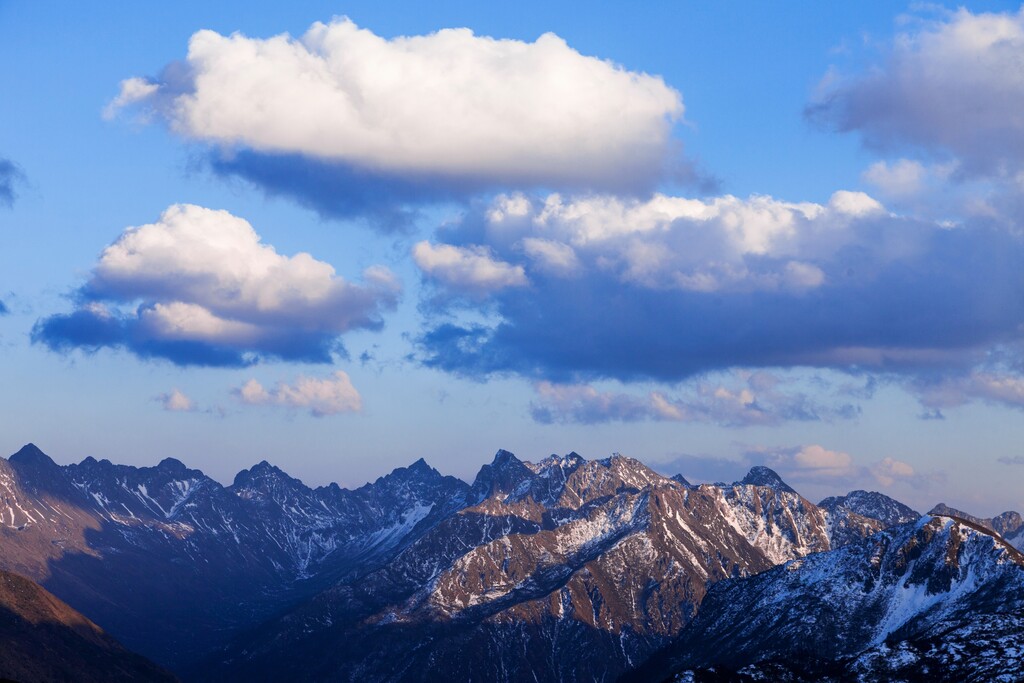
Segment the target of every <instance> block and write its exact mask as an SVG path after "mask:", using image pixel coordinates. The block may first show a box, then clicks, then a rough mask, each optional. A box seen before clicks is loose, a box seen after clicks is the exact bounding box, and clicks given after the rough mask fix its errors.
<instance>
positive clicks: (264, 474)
mask: <svg viewBox="0 0 1024 683" xmlns="http://www.w3.org/2000/svg"><path fill="white" fill-rule="evenodd" d="M270 481H275V482H282V483H283V482H288V483H294V484H298V485H300V486H301V485H302V482H301V481H299V480H298V479H296V478H295V477H292V476H291V475H289V474H288V473H287V472H285V471H284V470H282V469H281V468H280V467H278V466H277V465H271V464H270V463H269V462H267V461H266V460H261V461H260V462H258V463H256V464H255V465H253V466H252V467H250V468H249V469H247V470H242V471H240V472H239V473H238V474H236V475H235V479H234V482H233V483H232V487H234V488H240V487H249V486H253V485H255V484H257V483H258V482H270Z"/></svg>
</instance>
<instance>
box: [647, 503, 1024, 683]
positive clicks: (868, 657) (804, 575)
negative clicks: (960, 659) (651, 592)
mask: <svg viewBox="0 0 1024 683" xmlns="http://www.w3.org/2000/svg"><path fill="white" fill-rule="evenodd" d="M1022 611H1024V555H1022V554H1021V553H1020V552H1018V551H1016V550H1015V549H1014V548H1012V547H1011V546H1009V545H1008V544H1007V543H1005V542H1004V541H1003V540H1002V539H1001V538H999V537H998V536H996V535H994V534H992V533H991V532H990V531H989V530H987V529H985V528H983V527H980V526H978V525H976V524H973V523H972V522H970V521H968V520H964V519H958V518H951V517H943V516H926V517H923V518H921V519H920V520H918V521H916V522H912V523H908V524H903V525H900V526H896V527H893V528H891V529H889V530H886V531H883V532H880V533H878V534H875V535H873V536H871V537H869V538H867V539H864V540H862V541H860V542H857V543H854V544H851V545H848V546H846V547H843V548H840V549H837V550H834V551H832V552H828V553H821V554H818V555H813V556H809V557H807V558H804V559H801V560H794V561H791V562H788V563H786V564H784V565H781V566H779V567H776V568H774V569H772V570H770V571H767V572H764V573H762V574H760V575H758V576H754V577H751V578H748V579H744V580H738V581H729V582H723V583H720V584H718V585H716V586H715V587H714V588H713V589H712V590H711V591H710V592H709V595H708V596H707V598H706V599H705V601H704V603H703V604H702V606H701V612H700V613H699V614H698V616H697V618H696V619H695V620H694V621H693V622H692V623H691V624H690V625H689V626H688V627H687V628H686V629H685V630H684V631H683V632H682V634H681V635H680V637H679V639H678V640H677V641H676V642H675V643H674V644H673V645H672V646H671V647H670V648H668V649H667V650H666V651H664V652H663V653H660V654H659V655H658V656H656V657H654V658H652V660H651V662H650V663H648V665H646V666H645V667H644V668H642V669H641V670H640V671H639V672H638V673H637V674H636V680H661V679H662V678H664V677H667V676H669V675H670V674H672V672H685V671H686V670H698V671H700V670H703V672H704V673H703V674H701V675H702V676H704V677H707V676H712V675H718V676H722V675H724V673H723V672H724V671H734V672H735V671H740V672H741V673H742V674H743V675H746V676H759V675H762V676H767V677H768V679H777V680H787V679H791V680H824V679H826V678H827V677H828V676H839V677H840V678H841V679H842V678H843V677H844V676H847V677H848V676H852V675H853V674H852V672H853V671H860V672H862V673H863V674H864V675H865V676H866V678H865V680H889V679H888V678H886V676H887V675H888V674H887V673H886V672H887V671H888V672H889V673H892V672H894V671H896V670H897V669H898V668H899V667H906V668H907V670H908V671H911V672H913V671H917V672H918V673H921V672H923V671H924V668H925V667H928V666H932V665H934V664H935V663H937V662H940V661H942V660H944V659H953V658H954V655H955V654H956V652H957V651H958V648H961V649H962V648H964V647H966V646H967V644H968V643H970V642H972V640H973V639H975V638H976V637H977V638H981V637H986V638H989V639H991V640H993V641H996V640H999V639H1000V638H1003V639H1004V640H1005V638H1011V637H1016V638H1019V637H1020V636H1021V635H1024V634H1022V633H1021V632H1020V631H1016V632H1014V628H1017V627H1019V625H1020V615H1021V613H1022ZM1015 625H1016V626H1015ZM1000 634H1002V635H1000ZM971 647H972V648H973V647H974V646H973V645H972V646H971ZM1003 649H1006V650H1007V656H1010V655H1012V652H1010V651H1009V646H1007V647H1006V648H1003ZM964 651H966V650H964ZM993 652H994V651H993ZM911 655H913V656H911ZM994 656H995V655H994V654H993V653H988V654H986V655H985V657H984V659H985V660H986V662H983V663H982V664H983V665H984V666H985V667H991V666H992V661H993V660H992V658H993V657H994ZM1013 656H1016V655H1013ZM1012 658H1013V657H1011V659H1012ZM929 661H931V662H932V663H933V664H932V665H929V664H928V662H929ZM1004 661H1005V660H1004ZM915 662H916V663H915ZM982 664H979V666H981V665H982ZM887 667H888V668H887ZM915 667H916V668H915ZM976 668H977V667H976ZM709 669H716V670H717V672H718V673H717V674H712V672H711V671H709ZM979 670H980V669H979ZM680 675H681V674H680ZM1015 675H1024V670H1020V669H1018V670H1017V673H1016V674H1015ZM871 676H874V677H876V678H871ZM879 677H880V678H879ZM700 679H701V678H700V677H698V680H700ZM684 680H685V678H684ZM709 680H710V679H709ZM751 680H754V679H751ZM844 680H845V679H844ZM912 680H913V679H912ZM919 680H924V679H919ZM983 680H984V679H983Z"/></svg>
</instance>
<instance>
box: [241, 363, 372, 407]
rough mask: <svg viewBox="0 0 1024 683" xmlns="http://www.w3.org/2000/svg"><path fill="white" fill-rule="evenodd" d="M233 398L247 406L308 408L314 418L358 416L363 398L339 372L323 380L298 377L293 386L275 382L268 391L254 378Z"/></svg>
mask: <svg viewBox="0 0 1024 683" xmlns="http://www.w3.org/2000/svg"><path fill="white" fill-rule="evenodd" d="M235 395H236V396H237V397H238V399H239V400H240V401H242V403H246V404H249V405H276V406H285V407H288V408H307V409H309V412H310V414H311V415H313V416H315V417H324V416H327V415H338V414H340V413H358V412H361V411H362V409H363V399H362V397H361V396H360V395H359V392H358V391H356V388H355V387H354V386H352V381H351V380H350V379H349V376H348V375H347V374H346V373H345V372H342V371H341V370H339V371H337V372H335V373H334V374H333V375H331V376H330V377H325V378H323V379H317V378H314V377H303V376H300V377H298V378H297V379H296V380H295V383H294V384H286V383H284V382H278V383H277V385H276V386H275V387H274V389H272V390H269V391H268V390H267V389H265V388H264V387H263V385H262V384H260V383H259V382H258V381H256V380H255V379H250V380H249V381H248V382H246V383H245V384H243V385H242V386H241V387H239V388H238V389H236V390H235Z"/></svg>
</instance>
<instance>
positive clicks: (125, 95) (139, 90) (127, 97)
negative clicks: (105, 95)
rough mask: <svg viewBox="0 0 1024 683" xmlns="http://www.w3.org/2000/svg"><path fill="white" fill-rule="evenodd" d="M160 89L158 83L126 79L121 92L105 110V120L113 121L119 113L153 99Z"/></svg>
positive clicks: (139, 79) (141, 79) (140, 79)
mask: <svg viewBox="0 0 1024 683" xmlns="http://www.w3.org/2000/svg"><path fill="white" fill-rule="evenodd" d="M159 89H160V86H159V85H157V84H156V83H150V82H149V81H147V80H146V79H144V78H126V79H124V80H123V81H121V92H120V93H118V95H117V97H115V98H114V99H112V100H111V101H110V102H109V103H108V104H107V106H106V107H105V108H104V109H103V118H105V119H112V118H114V117H115V116H117V113H118V111H120V110H121V109H123V108H124V107H128V106H131V105H133V104H136V103H138V102H142V101H144V100H146V99H147V98H149V97H152V96H153V95H154V94H156V92H157V91H158V90H159Z"/></svg>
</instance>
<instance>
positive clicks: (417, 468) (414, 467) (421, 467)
mask: <svg viewBox="0 0 1024 683" xmlns="http://www.w3.org/2000/svg"><path fill="white" fill-rule="evenodd" d="M407 469H408V470H409V471H410V472H431V471H433V470H434V468H433V467H431V466H430V465H428V464H427V461H426V460H424V459H423V458H420V459H418V460H417V461H416V462H414V463H413V464H411V465H409V467H408V468H407Z"/></svg>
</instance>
